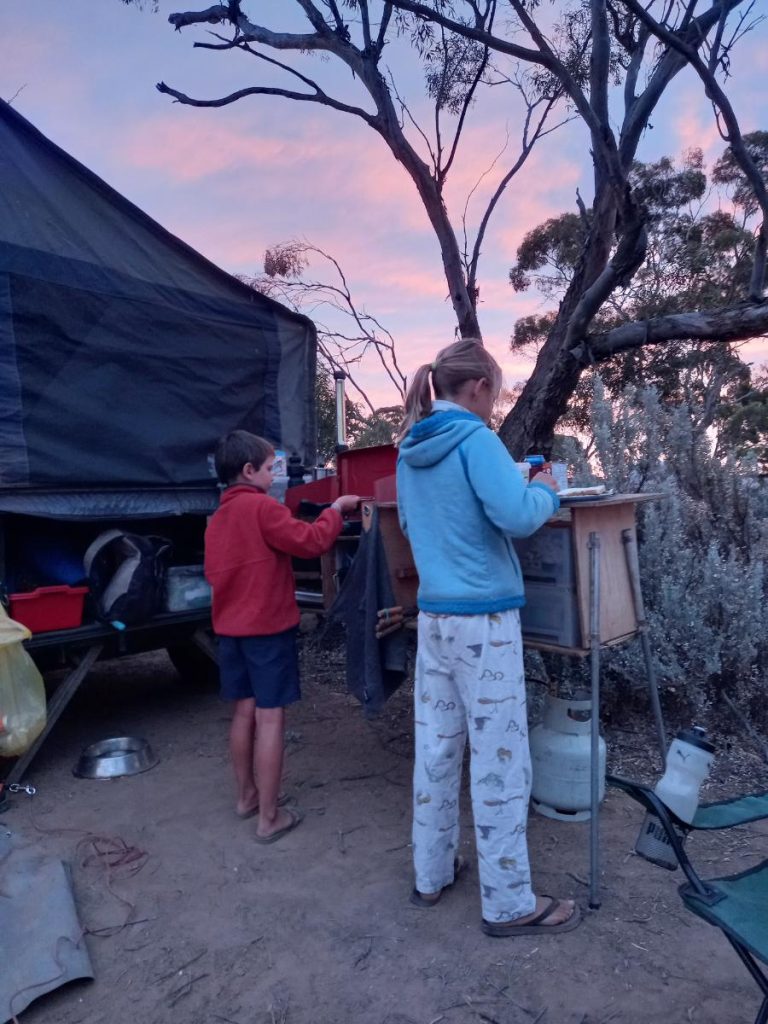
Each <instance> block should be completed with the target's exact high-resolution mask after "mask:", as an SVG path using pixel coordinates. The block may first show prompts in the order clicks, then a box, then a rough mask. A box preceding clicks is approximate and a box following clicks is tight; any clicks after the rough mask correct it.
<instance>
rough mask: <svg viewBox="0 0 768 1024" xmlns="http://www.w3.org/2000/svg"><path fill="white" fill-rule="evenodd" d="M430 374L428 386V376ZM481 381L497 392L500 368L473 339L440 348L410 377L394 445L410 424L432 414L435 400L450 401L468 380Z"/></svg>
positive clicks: (500, 375) (500, 380)
mask: <svg viewBox="0 0 768 1024" xmlns="http://www.w3.org/2000/svg"><path fill="white" fill-rule="evenodd" d="M430 373H431V374H432V387H430V382H429V375H430ZM482 378H485V379H486V380H487V381H488V384H489V386H490V387H491V388H492V389H493V391H494V392H495V393H496V394H498V392H499V391H500V390H501V382H502V373H501V367H500V366H499V364H498V363H497V362H496V360H495V359H494V358H493V356H492V355H491V353H490V352H489V351H488V350H487V349H485V348H483V346H482V344H481V343H480V342H479V341H476V340H475V339H474V338H462V339H461V340H460V341H455V342H454V343H453V344H452V345H448V346H447V347H446V348H443V349H441V350H440V351H439V352H438V353H437V357H436V359H435V361H434V362H433V363H424V365H423V366H420V367H419V368H418V370H417V371H416V373H414V375H413V380H412V381H411V385H410V387H409V388H408V391H407V393H406V396H405V416H404V417H403V422H402V423H401V424H400V433H399V434H398V435H397V441H396V444H400V442H401V441H402V440H403V438H404V437H405V435H406V434H407V433H408V431H409V430H410V429H411V427H412V426H413V424H414V423H417V422H418V421H419V420H423V419H424V418H425V416H429V415H430V413H431V412H432V388H434V392H435V398H448V399H450V398H452V397H453V396H454V395H455V394H456V393H457V392H458V391H459V390H460V388H461V387H462V385H463V384H465V383H466V382H467V381H468V380H480V379H482Z"/></svg>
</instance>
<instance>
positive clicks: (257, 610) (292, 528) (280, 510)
mask: <svg viewBox="0 0 768 1024" xmlns="http://www.w3.org/2000/svg"><path fill="white" fill-rule="evenodd" d="M341 527H342V518H341V514H340V513H339V512H337V511H336V509H334V508H329V509H325V510H324V511H323V512H321V513H320V515H319V516H318V518H317V519H316V520H315V522H314V523H304V522H302V521H301V520H299V519H294V517H293V516H292V515H291V513H290V511H289V510H288V509H287V508H286V507H285V505H281V504H280V502H279V501H276V500H275V499H274V498H270V496H269V495H268V494H264V493H263V492H262V491H260V490H258V489H257V488H255V487H249V486H248V485H247V484H238V485H236V486H234V487H229V488H227V490H226V491H224V493H223V495H222V498H221V504H220V505H219V507H218V509H217V510H216V511H215V512H214V514H213V515H212V516H211V519H210V522H209V523H208V528H207V530H206V531H205V575H206V578H207V580H208V582H209V583H210V584H211V587H212V588H213V628H214V631H215V632H216V633H218V634H219V635H220V636H266V635H268V634H270V633H281V632H282V631H283V630H285V629H290V628H291V627H292V626H295V625H297V624H298V621H299V608H298V605H297V604H296V593H295V588H296V584H295V582H294V578H293V569H292V565H291V556H292V555H294V556H296V557H297V558H316V557H317V556H318V555H320V554H322V553H323V552H324V551H328V549H329V548H330V547H331V546H332V545H333V542H334V541H335V540H336V538H337V537H338V535H339V534H340V533H341Z"/></svg>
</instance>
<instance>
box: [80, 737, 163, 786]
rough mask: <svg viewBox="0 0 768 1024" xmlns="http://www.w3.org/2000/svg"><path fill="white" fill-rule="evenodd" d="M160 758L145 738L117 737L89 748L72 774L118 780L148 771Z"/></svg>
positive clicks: (83, 777) (93, 744)
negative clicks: (122, 776)
mask: <svg viewBox="0 0 768 1024" xmlns="http://www.w3.org/2000/svg"><path fill="white" fill-rule="evenodd" d="M158 761H159V758H157V757H155V755H154V753H153V752H152V748H151V747H150V745H149V744H148V743H147V741H146V740H142V739H139V738H138V737H136V736H117V737H115V738H114V739H110V740H101V741H100V742H99V743H92V744H91V745H90V746H89V747H86V748H85V750H84V751H83V752H82V754H81V755H80V759H79V761H78V762H77V764H76V765H75V767H74V768H73V769H72V773H73V774H74V775H77V777H78V778H80V779H116V778H119V777H120V776H121V775H138V774H139V773H140V772H146V771H149V769H150V768H154V767H155V765H156V764H157V762H158Z"/></svg>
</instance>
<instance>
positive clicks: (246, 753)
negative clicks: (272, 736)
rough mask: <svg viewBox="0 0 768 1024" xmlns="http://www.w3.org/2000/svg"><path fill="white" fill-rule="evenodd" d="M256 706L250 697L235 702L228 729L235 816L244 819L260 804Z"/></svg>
mask: <svg viewBox="0 0 768 1024" xmlns="http://www.w3.org/2000/svg"><path fill="white" fill-rule="evenodd" d="M255 707H256V702H255V700H254V699H253V697H248V698H246V699H245V700H238V701H235V711H234V714H233V716H232V725H231V726H230V729H229V753H230V757H231V758H232V767H233V769H234V772H235V781H236V783H237V808H236V809H237V813H238V814H240V815H245V814H248V813H250V812H251V811H253V810H254V808H255V807H256V806H257V804H258V803H259V790H258V786H257V785H256V778H255V776H254V763H253V755H254V741H255V732H256V718H255V716H254V711H255Z"/></svg>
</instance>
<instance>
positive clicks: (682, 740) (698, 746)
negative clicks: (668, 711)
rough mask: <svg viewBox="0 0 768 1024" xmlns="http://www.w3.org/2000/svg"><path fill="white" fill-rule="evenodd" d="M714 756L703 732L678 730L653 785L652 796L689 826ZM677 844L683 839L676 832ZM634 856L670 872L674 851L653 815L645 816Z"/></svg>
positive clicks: (695, 726) (681, 834)
mask: <svg viewBox="0 0 768 1024" xmlns="http://www.w3.org/2000/svg"><path fill="white" fill-rule="evenodd" d="M714 755H715V747H714V744H713V743H711V742H710V741H709V740H708V739H707V732H706V729H704V728H702V726H700V725H694V726H692V727H691V728H690V729H685V730H681V731H680V732H679V733H678V734H677V736H676V737H675V738H674V740H672V744H671V746H670V748H669V752H668V753H667V766H666V769H665V771H664V774H663V775H662V777H661V778H660V779H659V781H658V782H657V783H656V786H655V787H654V790H653V791H654V793H655V794H656V796H657V797H658V798H659V800H661V802H662V803H663V804H664V805H665V806H666V807H668V808H669V809H670V811H672V813H673V814H675V815H676V816H677V817H678V818H679V819H680V820H681V821H684V822H685V823H686V824H688V825H690V823H691V822H692V821H693V818H694V815H695V814H696V810H697V808H698V806H699V790H700V789H701V785H702V783H703V782H704V780H705V779H706V777H707V775H708V773H709V769H710V766H711V765H712V761H713V759H714ZM678 834H679V835H680V839H681V841H682V840H684V839H685V835H684V834H683V833H682V832H680V833H678ZM635 852H636V853H639V854H640V856H641V857H645V859H646V860H650V861H652V863H654V864H658V865H659V866H660V867H663V868H668V869H669V870H670V871H674V870H675V868H676V867H677V857H676V856H675V851H674V850H673V849H672V846H671V844H670V842H669V839H668V838H667V833H666V831H665V829H664V827H663V826H662V824H661V822H660V821H659V819H658V818H657V817H656V815H655V814H651V813H650V811H649V812H648V813H647V814H646V816H645V820H644V821H643V826H642V828H641V829H640V835H639V836H638V838H637V842H636V844H635Z"/></svg>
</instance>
